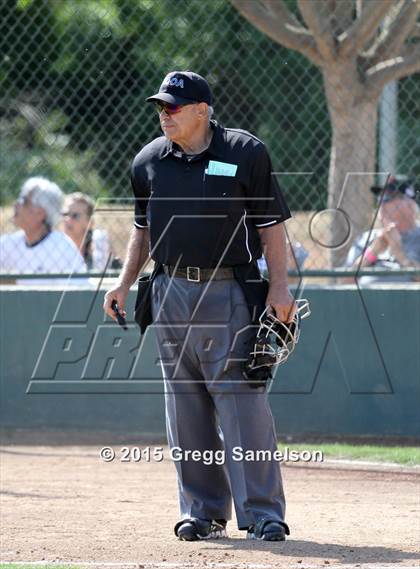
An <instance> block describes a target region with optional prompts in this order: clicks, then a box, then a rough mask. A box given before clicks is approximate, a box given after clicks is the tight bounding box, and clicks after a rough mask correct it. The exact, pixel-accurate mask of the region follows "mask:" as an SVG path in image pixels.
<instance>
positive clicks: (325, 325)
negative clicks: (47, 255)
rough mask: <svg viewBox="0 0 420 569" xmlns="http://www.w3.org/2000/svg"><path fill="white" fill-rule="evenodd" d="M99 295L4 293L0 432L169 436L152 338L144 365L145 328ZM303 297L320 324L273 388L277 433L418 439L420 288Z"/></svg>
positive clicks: (310, 324)
mask: <svg viewBox="0 0 420 569" xmlns="http://www.w3.org/2000/svg"><path fill="white" fill-rule="evenodd" d="M103 294H104V291H100V292H96V291H88V290H71V291H67V292H65V293H63V292H61V291H41V290H38V291H37V290H33V289H32V290H28V289H25V288H20V289H19V288H17V287H15V288H12V287H10V288H7V287H3V289H2V290H0V310H1V352H0V357H1V419H0V426H1V427H3V428H6V429H33V430H37V429H64V430H69V431H70V430H72V431H75V430H78V431H85V432H93V431H95V430H98V431H112V432H114V433H122V434H123V433H129V432H140V433H144V434H145V435H149V434H150V435H153V436H162V435H164V433H165V427H164V412H163V403H164V402H163V395H162V381H161V376H160V366H159V362H158V355H157V351H156V345H155V340H154V335H153V329H152V328H150V329H149V330H148V333H147V334H146V336H145V338H144V339H143V341H142V343H141V347H140V357H138V355H139V350H138V347H139V344H140V338H139V334H138V329H137V326H136V325H135V324H134V323H132V324H131V325H130V327H129V330H128V331H127V332H124V331H122V330H121V329H120V328H119V327H118V326H117V325H115V324H113V323H111V322H110V321H109V320H107V319H106V318H104V315H103V312H102V302H103ZM304 296H305V297H307V298H308V299H309V300H310V302H311V309H312V315H311V317H310V318H309V319H308V320H306V321H304V323H303V327H302V335H301V340H300V343H299V345H298V347H297V349H296V352H295V354H294V355H293V356H292V357H291V358H290V360H289V361H288V362H287V363H286V364H285V365H283V366H280V367H279V368H278V370H277V375H276V378H275V382H274V383H273V386H272V389H271V395H270V397H271V404H272V409H273V413H274V416H275V420H276V425H277V430H278V433H279V435H281V436H284V435H295V436H303V435H305V434H319V435H324V436H325V435H328V436H337V435H351V436H362V435H366V436H369V435H370V436H376V437H378V436H383V437H395V436H397V437H417V436H419V434H420V429H419V423H420V421H419V401H420V389H419V377H420V373H419V371H420V366H419V349H418V347H419V345H420V342H419V318H418V315H419V312H420V311H419V308H420V306H419V290H418V289H416V288H414V287H411V288H410V287H406V288H395V289H390V288H389V287H386V286H385V287H384V285H382V286H381V287H377V288H369V289H367V288H366V289H362V290H361V291H359V290H357V289H356V288H355V287H342V288H339V287H336V288H334V287H330V288H317V287H306V288H305V294H304ZM133 304H134V292H133V293H131V294H130V298H129V303H128V307H127V308H128V313H129V314H131V313H132V307H133ZM130 374H131V375H130ZM130 377H131V379H130ZM80 378H83V379H80Z"/></svg>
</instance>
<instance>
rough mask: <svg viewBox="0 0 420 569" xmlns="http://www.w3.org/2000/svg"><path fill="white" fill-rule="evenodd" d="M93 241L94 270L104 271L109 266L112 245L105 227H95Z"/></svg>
mask: <svg viewBox="0 0 420 569" xmlns="http://www.w3.org/2000/svg"><path fill="white" fill-rule="evenodd" d="M92 242H93V252H92V257H93V267H92V270H93V271H103V270H104V269H105V267H106V266H107V263H108V260H109V255H110V254H111V245H110V243H109V237H108V234H107V232H106V231H104V230H103V229H94V231H93V234H92Z"/></svg>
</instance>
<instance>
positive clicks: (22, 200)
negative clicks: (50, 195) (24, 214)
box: [16, 196, 32, 205]
mask: <svg viewBox="0 0 420 569" xmlns="http://www.w3.org/2000/svg"><path fill="white" fill-rule="evenodd" d="M16 203H18V204H19V205H32V202H31V199H30V197H29V196H19V197H18V199H17V200H16Z"/></svg>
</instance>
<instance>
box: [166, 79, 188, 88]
mask: <svg viewBox="0 0 420 569" xmlns="http://www.w3.org/2000/svg"><path fill="white" fill-rule="evenodd" d="M166 83H167V85H171V86H174V87H179V88H180V89H183V88H184V80H183V79H177V78H176V77H171V78H170V79H169V80H168V81H167V82H166Z"/></svg>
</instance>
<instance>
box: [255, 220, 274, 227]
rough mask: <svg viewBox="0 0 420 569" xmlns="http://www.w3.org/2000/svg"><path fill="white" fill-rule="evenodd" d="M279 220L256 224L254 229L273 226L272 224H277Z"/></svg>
mask: <svg viewBox="0 0 420 569" xmlns="http://www.w3.org/2000/svg"><path fill="white" fill-rule="evenodd" d="M278 221H279V220H278V219H275V220H274V221H269V222H267V223H256V224H255V227H265V226H266V225H273V223H277V222H278Z"/></svg>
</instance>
